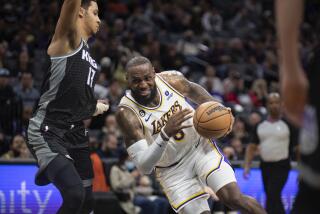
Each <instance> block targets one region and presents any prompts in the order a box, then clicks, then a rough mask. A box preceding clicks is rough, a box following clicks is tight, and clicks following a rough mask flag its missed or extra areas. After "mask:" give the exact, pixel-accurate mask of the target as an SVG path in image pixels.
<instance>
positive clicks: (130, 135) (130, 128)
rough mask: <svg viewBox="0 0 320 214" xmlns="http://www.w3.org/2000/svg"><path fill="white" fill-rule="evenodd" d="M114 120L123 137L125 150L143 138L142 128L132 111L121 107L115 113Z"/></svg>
mask: <svg viewBox="0 0 320 214" xmlns="http://www.w3.org/2000/svg"><path fill="white" fill-rule="evenodd" d="M116 119H117V123H118V125H119V127H120V130H121V132H122V134H123V135H124V138H125V143H126V147H127V148H128V147H129V146H131V145H132V144H134V143H135V142H137V141H139V140H141V139H144V138H145V137H144V133H143V132H144V130H143V126H142V124H141V122H140V121H139V118H138V117H137V115H136V114H135V113H134V112H133V110H131V109H129V108H127V107H123V106H121V107H119V109H118V110H117V112H116Z"/></svg>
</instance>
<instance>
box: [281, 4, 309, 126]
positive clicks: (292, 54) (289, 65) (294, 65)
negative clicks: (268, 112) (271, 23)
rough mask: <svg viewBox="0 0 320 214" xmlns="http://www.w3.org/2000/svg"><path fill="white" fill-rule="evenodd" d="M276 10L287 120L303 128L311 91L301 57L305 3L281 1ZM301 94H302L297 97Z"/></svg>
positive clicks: (282, 92)
mask: <svg viewBox="0 0 320 214" xmlns="http://www.w3.org/2000/svg"><path fill="white" fill-rule="evenodd" d="M275 6H276V21H277V22H276V27H277V34H278V41H279V45H280V50H279V52H278V55H279V64H280V74H281V75H280V77H281V78H280V83H281V94H282V98H283V101H284V107H285V110H286V113H287V117H288V118H289V119H290V120H291V122H293V123H294V124H296V125H300V123H301V121H302V114H303V110H304V105H305V103H306V100H307V91H308V81H307V78H306V76H305V74H304V72H303V68H302V65H301V62H300V56H299V35H300V23H301V21H302V16H303V0H277V1H276V4H275ZM297 90H299V93H296V91H297Z"/></svg>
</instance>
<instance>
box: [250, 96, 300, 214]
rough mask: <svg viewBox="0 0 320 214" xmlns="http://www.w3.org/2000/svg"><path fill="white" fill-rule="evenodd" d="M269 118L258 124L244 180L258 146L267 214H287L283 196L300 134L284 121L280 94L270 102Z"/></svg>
mask: <svg viewBox="0 0 320 214" xmlns="http://www.w3.org/2000/svg"><path fill="white" fill-rule="evenodd" d="M267 108H268V117H267V119H265V120H263V121H262V122H261V123H259V124H257V126H256V128H255V130H254V132H253V136H252V139H251V141H250V143H249V145H248V146H247V150H246V155H245V165H244V177H245V178H248V175H249V173H250V165H251V162H252V159H253V158H254V155H255V154H256V151H257V149H258V146H259V148H260V158H261V164H260V168H261V172H262V179H263V185H264V190H265V192H266V196H267V201H266V210H267V212H268V214H284V213H285V209H284V206H283V204H282V201H281V192H282V189H283V187H284V185H285V183H286V181H287V178H288V175H289V171H290V150H291V148H292V147H293V146H295V145H297V131H296V130H294V128H293V127H291V126H290V125H289V124H288V123H287V122H286V121H285V120H283V119H282V118H281V100H280V95H279V94H278V93H271V94H269V95H268V100H267Z"/></svg>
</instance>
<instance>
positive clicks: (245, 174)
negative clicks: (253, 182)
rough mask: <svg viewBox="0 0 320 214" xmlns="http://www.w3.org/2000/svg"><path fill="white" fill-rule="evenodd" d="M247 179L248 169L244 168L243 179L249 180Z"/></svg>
mask: <svg viewBox="0 0 320 214" xmlns="http://www.w3.org/2000/svg"><path fill="white" fill-rule="evenodd" d="M249 177H250V167H248V166H245V167H244V169H243V178H244V179H246V180H247V179H249Z"/></svg>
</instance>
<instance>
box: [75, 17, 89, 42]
mask: <svg viewBox="0 0 320 214" xmlns="http://www.w3.org/2000/svg"><path fill="white" fill-rule="evenodd" d="M77 28H78V33H79V35H80V36H81V38H82V39H83V40H84V41H86V42H87V41H88V39H89V38H90V36H91V35H89V34H88V33H87V31H86V30H85V26H83V23H81V22H80V21H78V27H77Z"/></svg>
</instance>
